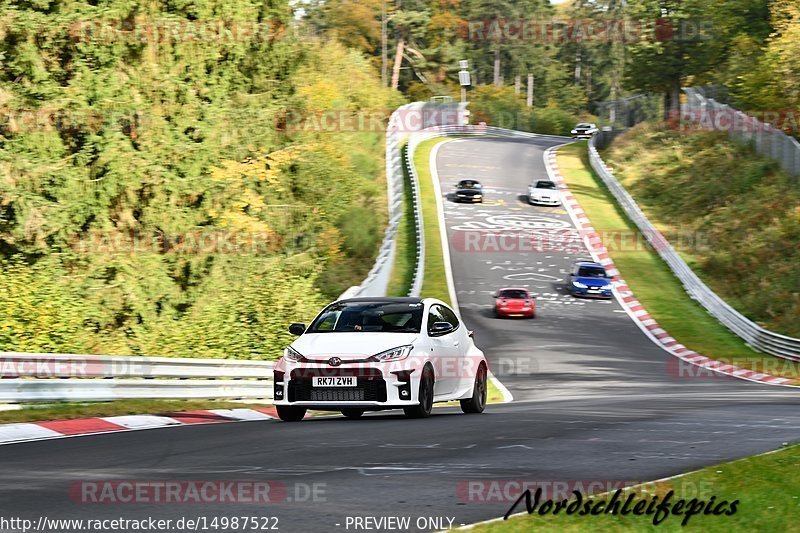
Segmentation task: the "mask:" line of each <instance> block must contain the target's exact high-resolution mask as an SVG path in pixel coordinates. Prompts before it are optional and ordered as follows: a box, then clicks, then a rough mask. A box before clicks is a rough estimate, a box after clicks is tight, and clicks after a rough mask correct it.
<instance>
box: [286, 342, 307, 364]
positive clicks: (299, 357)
mask: <svg viewBox="0 0 800 533" xmlns="http://www.w3.org/2000/svg"><path fill="white" fill-rule="evenodd" d="M283 357H284V359H286V360H287V361H293V362H295V363H302V362H303V361H305V360H306V358H305V357H304V356H303V354H301V353H300V352H298V351H297V350H295V349H294V348H292V347H291V346H289V347H288V348H286V349H285V350H283Z"/></svg>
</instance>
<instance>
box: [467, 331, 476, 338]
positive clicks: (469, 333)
mask: <svg viewBox="0 0 800 533" xmlns="http://www.w3.org/2000/svg"><path fill="white" fill-rule="evenodd" d="M474 336H475V332H474V331H472V330H469V331H467V337H469V338H470V339H471V338H473V337H474Z"/></svg>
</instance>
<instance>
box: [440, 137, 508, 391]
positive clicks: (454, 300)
mask: <svg viewBox="0 0 800 533" xmlns="http://www.w3.org/2000/svg"><path fill="white" fill-rule="evenodd" d="M459 140H460V141H464V140H466V139H459ZM452 142H456V141H455V140H450V141H444V142H440V143H437V144H436V146H434V147H433V150H431V155H430V158H429V159H428V167H429V168H430V170H431V180H432V181H433V188H434V196H436V211H437V213H438V215H439V233H440V235H441V241H442V256H443V259H444V273H445V278H446V279H447V292H449V293H450V303H451V304H452V306H453V308H454V309H455V310H456V312H457V313H458V314H459V315H461V311H460V310H459V307H458V297H457V295H456V286H455V283H454V282H453V270H452V268H451V266H450V244H449V241H448V238H447V225H446V223H445V220H444V209H443V202H442V191H441V187H440V185H439V170H438V169H437V168H436V155H437V154H438V153H439V148H440V147H441V146H442V145H444V144H446V143H452ZM488 377H489V379H490V380H491V382H492V383H494V386H495V387H497V390H499V391H500V394H502V395H503V402H504V403H508V402H511V401H513V400H514V396H513V395H512V394H511V391H509V390H508V389H507V388H506V386H505V385H503V383H502V382H501V381H500V380H499V379H497V378H496V377H495V375H494V374H492V371H491V370H490V371H489V374H488Z"/></svg>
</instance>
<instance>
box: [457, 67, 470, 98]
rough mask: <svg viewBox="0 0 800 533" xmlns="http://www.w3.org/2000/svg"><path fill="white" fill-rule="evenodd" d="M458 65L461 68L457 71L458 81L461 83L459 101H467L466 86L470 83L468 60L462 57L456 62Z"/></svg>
mask: <svg viewBox="0 0 800 533" xmlns="http://www.w3.org/2000/svg"><path fill="white" fill-rule="evenodd" d="M458 65H459V67H461V70H459V71H458V83H460V84H461V102H462V103H464V102H466V101H467V87H469V86H470V85H471V84H472V83H471V80H470V76H469V70H467V69H468V68H469V61H467V60H466V59H462V60H461V61H459V62H458Z"/></svg>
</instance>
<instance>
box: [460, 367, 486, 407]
mask: <svg viewBox="0 0 800 533" xmlns="http://www.w3.org/2000/svg"><path fill="white" fill-rule="evenodd" d="M486 385H487V384H486V367H485V366H484V365H483V364H481V366H479V367H478V373H477V374H476V375H475V386H474V387H472V397H471V398H468V399H466V400H461V410H462V411H464V412H465V413H482V412H483V410H484V409H485V408H486V395H487V386H486Z"/></svg>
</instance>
